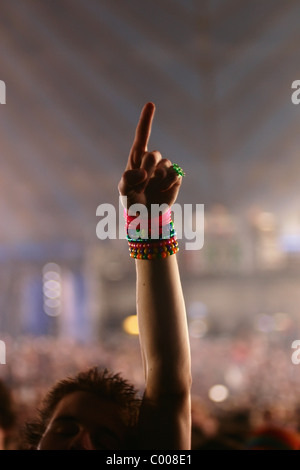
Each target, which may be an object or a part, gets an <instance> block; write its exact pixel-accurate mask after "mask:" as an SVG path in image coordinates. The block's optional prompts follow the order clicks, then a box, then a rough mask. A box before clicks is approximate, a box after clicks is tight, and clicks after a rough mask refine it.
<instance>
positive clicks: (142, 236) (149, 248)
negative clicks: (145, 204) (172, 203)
mask: <svg viewBox="0 0 300 470" xmlns="http://www.w3.org/2000/svg"><path fill="white" fill-rule="evenodd" d="M124 216H125V220H126V233H127V240H128V245H129V252H130V257H131V258H136V259H145V260H151V259H158V258H166V257H167V256H170V255H173V254H175V253H177V252H178V251H179V246H178V242H177V239H176V231H175V228H174V224H173V221H172V220H171V209H169V210H168V211H167V212H166V213H165V214H163V215H162V216H159V218H156V219H151V218H149V219H147V220H145V219H144V220H143V219H139V223H138V225H137V226H135V228H134V229H130V228H129V227H130V224H131V223H132V222H133V221H134V220H135V219H136V217H132V216H128V214H127V212H126V211H124ZM157 224H158V226H159V231H158V233H157V230H156V229H157ZM148 226H149V228H148ZM153 226H154V229H153V230H152V227H153ZM133 235H135V238H132V236H133Z"/></svg>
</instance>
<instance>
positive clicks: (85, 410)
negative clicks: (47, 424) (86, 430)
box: [51, 391, 124, 429]
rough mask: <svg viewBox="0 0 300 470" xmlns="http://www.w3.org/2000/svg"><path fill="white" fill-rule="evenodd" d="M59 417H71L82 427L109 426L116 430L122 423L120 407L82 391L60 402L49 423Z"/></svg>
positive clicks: (69, 395)
mask: <svg viewBox="0 0 300 470" xmlns="http://www.w3.org/2000/svg"><path fill="white" fill-rule="evenodd" d="M61 416H68V417H72V418H74V419H76V420H78V421H79V422H80V423H82V424H83V425H89V426H92V425H94V426H99V425H109V426H110V427H112V428H116V429H120V426H122V424H123V421H124V418H123V413H122V410H121V407H120V405H118V404H117V403H114V402H113V401H111V400H108V399H106V398H102V397H99V396H97V395H95V394H93V393H90V392H83V391H77V392H73V393H70V394H68V395H66V396H65V397H64V398H62V399H61V400H60V402H59V403H58V405H57V406H56V409H55V411H54V413H53V416H52V419H51V421H53V420H54V419H56V418H58V417H61Z"/></svg>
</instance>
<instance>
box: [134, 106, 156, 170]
mask: <svg viewBox="0 0 300 470" xmlns="http://www.w3.org/2000/svg"><path fill="white" fill-rule="evenodd" d="M154 112H155V105H154V104H153V103H147V104H145V106H144V107H143V109H142V112H141V115H140V119H139V122H138V125H137V127H136V131H135V137H134V141H133V144H132V147H131V151H130V155H129V160H130V161H131V164H132V165H133V166H134V167H136V166H140V163H141V158H142V155H143V153H144V152H146V151H147V145H148V141H149V138H150V134H151V126H152V120H153V116H154Z"/></svg>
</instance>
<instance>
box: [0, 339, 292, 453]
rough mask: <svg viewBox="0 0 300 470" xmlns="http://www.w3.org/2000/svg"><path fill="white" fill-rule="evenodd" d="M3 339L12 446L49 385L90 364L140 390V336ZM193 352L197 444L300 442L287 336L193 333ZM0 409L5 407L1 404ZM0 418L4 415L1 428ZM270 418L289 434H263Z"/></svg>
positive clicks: (0, 379)
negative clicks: (276, 338) (264, 436)
mask: <svg viewBox="0 0 300 470" xmlns="http://www.w3.org/2000/svg"><path fill="white" fill-rule="evenodd" d="M3 340H5V344H6V364H1V365H0V383H2V384H3V385H4V386H5V387H7V389H8V390H9V391H10V393H11V403H12V406H11V410H13V411H11V414H12V415H13V416H15V419H11V420H10V421H9V423H10V424H9V426H8V427H9V428H12V430H13V431H12V432H10V441H9V442H10V443H9V444H8V445H9V446H10V448H18V446H19V445H20V444H19V430H20V429H22V426H23V424H24V422H25V421H26V419H27V418H28V417H29V416H32V415H33V414H34V412H35V409H36V407H37V406H38V405H39V403H40V400H41V398H42V397H43V395H44V393H45V392H46V391H47V390H48V388H49V387H50V386H52V385H53V384H54V383H55V382H56V381H57V380H59V379H62V378H64V377H66V376H70V375H73V374H74V373H77V372H78V371H80V370H83V369H85V368H87V367H89V366H91V365H97V366H100V367H107V368H109V369H111V370H113V371H116V372H120V373H121V374H122V375H123V376H124V377H126V378H127V379H128V380H130V381H131V382H132V383H134V385H135V386H136V387H137V388H138V389H139V390H140V391H141V393H142V391H143V386H144V375H143V369H142V362H141V358H140V348H139V340H138V337H137V336H129V335H126V334H124V333H120V334H116V333H114V334H113V335H110V334H109V333H108V334H107V338H106V339H105V340H103V341H98V342H95V343H91V344H90V343H89V344H84V343H82V344H80V343H78V342H75V341H73V340H70V339H65V340H63V339H62V338H60V339H58V338H53V337H50V336H47V337H28V336H25V337H19V338H18V339H17V340H14V339H13V338H10V337H6V338H3ZM191 355H192V373H193V386H192V395H193V396H192V417H193V433H192V437H193V439H192V445H193V449H206V448H212V449H227V448H228V449H231V448H232V449H243V448H244V447H245V446H248V447H249V448H251V446H253V448H256V447H255V446H258V444H257V442H259V443H260V444H259V445H262V446H266V445H267V444H266V442H267V443H268V445H271V444H270V442H271V443H272V445H274V446H276V445H283V442H284V445H286V446H293V445H296V447H297V446H298V432H300V399H299V390H300V374H299V370H300V369H299V368H300V364H299V365H296V364H293V363H292V360H291V355H292V350H291V345H290V343H289V341H287V340H286V341H281V342H279V341H274V339H270V338H269V337H268V336H267V335H263V334H258V333H257V334H256V333H253V334H251V335H249V336H245V335H244V336H241V337H232V336H230V335H223V336H222V335H219V336H216V337H209V336H207V337H205V338H194V337H191ZM218 387H219V388H218ZM3 396H4V395H3ZM3 396H1V397H0V398H1V400H2V401H3V400H4V398H3ZM6 398H7V397H6ZM6 409H8V407H7V405H6ZM0 414H2V415H3V414H4V411H3V406H2V407H1V406H0ZM1 420H2V418H1V416H0V428H1V423H2V421H1ZM266 426H268V428H270V427H272V429H273V428H276V429H277V430H278V429H279V430H280V433H282V432H284V433H287V434H285V435H284V436H283V435H281V434H280V436H279V434H278V431H276V433H277V434H276V438H275V437H274V429H273V430H272V433H273V434H272V438H270V436H269V435H268V438H267V439H265V440H264V439H262V438H259V439H258V437H257V436H258V434H257V433H258V432H260V431H259V430H260V429H261V428H262V427H266ZM268 432H270V431H268ZM253 433H254V434H255V436H256V438H255V439H256V440H255V439H254V438H253ZM288 433H291V436H292V437H289V435H288ZM253 439H254V440H253ZM299 442H300V441H299ZM262 443H263V444H262ZM279 443H280V444H279ZM299 447H300V445H299ZM275 448H276V447H275Z"/></svg>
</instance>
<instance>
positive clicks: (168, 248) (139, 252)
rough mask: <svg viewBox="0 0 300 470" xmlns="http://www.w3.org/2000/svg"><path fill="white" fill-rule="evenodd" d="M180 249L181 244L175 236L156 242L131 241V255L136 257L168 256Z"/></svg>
mask: <svg viewBox="0 0 300 470" xmlns="http://www.w3.org/2000/svg"><path fill="white" fill-rule="evenodd" d="M178 251H179V246H178V242H177V240H176V238H175V237H173V238H170V239H168V240H162V241H160V242H156V243H140V242H129V252H130V257H131V258H136V259H148V260H151V259H156V258H166V257H167V256H170V255H173V254H175V253H177V252H178Z"/></svg>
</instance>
